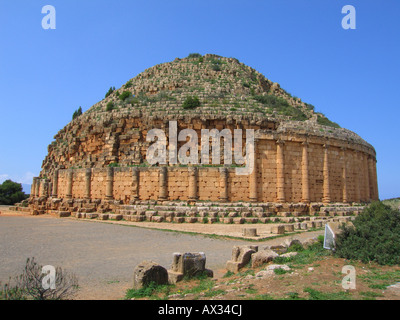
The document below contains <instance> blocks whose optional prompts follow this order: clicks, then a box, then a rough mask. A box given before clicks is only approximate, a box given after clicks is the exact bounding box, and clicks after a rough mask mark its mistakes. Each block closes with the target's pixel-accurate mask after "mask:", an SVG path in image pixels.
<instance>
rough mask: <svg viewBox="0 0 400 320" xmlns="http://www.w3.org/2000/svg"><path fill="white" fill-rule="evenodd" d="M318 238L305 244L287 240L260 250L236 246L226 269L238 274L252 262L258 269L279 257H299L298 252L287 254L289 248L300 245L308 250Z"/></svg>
mask: <svg viewBox="0 0 400 320" xmlns="http://www.w3.org/2000/svg"><path fill="white" fill-rule="evenodd" d="M317 241H318V240H317V239H316V238H312V239H307V240H305V241H303V242H301V241H299V240H296V239H287V240H285V241H284V242H282V243H281V244H280V245H273V246H265V247H264V248H262V249H261V250H259V248H258V246H249V245H243V246H234V247H233V249H232V258H231V260H229V261H227V263H226V269H227V270H228V271H230V272H233V273H237V272H239V271H240V269H242V268H243V267H245V266H246V265H248V264H249V263H250V261H251V267H252V268H257V267H260V266H262V265H264V264H267V263H269V262H272V261H274V260H275V259H276V258H277V257H283V258H289V257H292V256H295V255H297V252H287V250H288V248H289V247H292V246H294V245H300V246H302V247H303V248H308V247H309V246H310V245H312V244H314V243H316V242H317Z"/></svg>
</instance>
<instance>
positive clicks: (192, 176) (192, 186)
mask: <svg viewBox="0 0 400 320" xmlns="http://www.w3.org/2000/svg"><path fill="white" fill-rule="evenodd" d="M197 173H198V172H197V168H196V167H188V174H189V190H188V191H189V194H188V199H189V200H193V201H194V200H197V199H198V194H197Z"/></svg>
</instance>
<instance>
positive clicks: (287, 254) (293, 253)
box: [280, 252, 299, 258]
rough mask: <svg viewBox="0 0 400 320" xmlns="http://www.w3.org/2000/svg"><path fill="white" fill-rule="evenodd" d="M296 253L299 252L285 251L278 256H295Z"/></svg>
mask: <svg viewBox="0 0 400 320" xmlns="http://www.w3.org/2000/svg"><path fill="white" fill-rule="evenodd" d="M298 254H299V253H298V252H287V253H284V254H281V255H280V257H282V258H292V257H295V256H297V255H298Z"/></svg>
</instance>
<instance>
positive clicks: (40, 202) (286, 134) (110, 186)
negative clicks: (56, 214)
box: [29, 55, 379, 234]
mask: <svg viewBox="0 0 400 320" xmlns="http://www.w3.org/2000/svg"><path fill="white" fill-rule="evenodd" d="M202 60H203V61H200V60H199V59H191V58H187V59H176V60H175V61H173V62H170V63H165V64H161V65H157V66H154V67H152V68H149V69H147V70H146V71H144V72H143V73H141V74H139V75H138V76H137V77H135V78H134V79H131V80H130V81H129V82H128V83H127V84H126V85H125V86H123V87H122V88H120V89H118V90H116V91H114V92H113V93H112V94H111V95H110V96H108V97H106V98H105V99H104V100H102V101H100V102H99V103H97V104H95V105H94V106H93V107H92V108H90V109H89V110H88V111H87V112H85V113H84V114H83V115H81V116H80V117H78V118H76V119H75V120H73V121H72V122H71V123H69V124H68V125H67V126H66V127H64V128H63V129H62V130H60V131H59V132H58V133H57V134H56V135H55V137H54V138H55V141H53V142H52V143H51V144H50V145H49V147H48V155H47V156H46V158H45V159H44V161H43V165H42V171H41V173H40V176H39V177H35V178H34V179H33V184H32V188H31V198H30V200H29V206H30V208H31V210H32V213H35V214H43V213H48V212H50V211H51V210H56V211H66V212H71V213H75V212H79V213H95V212H96V213H98V214H105V213H109V212H114V213H115V214H117V213H120V211H121V214H122V216H123V217H124V218H126V219H127V220H129V221H143V220H149V221H154V222H163V221H167V222H178V223H182V222H187V223H197V222H203V223H214V222H224V223H238V224H242V223H256V222H263V223H266V222H271V221H272V220H271V219H272V218H279V219H281V220H282V221H284V222H288V221H285V219H284V218H291V219H293V221H290V223H292V224H293V225H292V226H283V227H282V226H274V228H272V229H273V230H272V233H275V234H281V233H283V232H292V231H293V230H292V228H293V229H303V230H306V229H308V228H313V227H315V226H317V225H318V223H317V222H315V223H314V222H313V223H314V226H313V224H312V223H307V222H304V221H294V219H295V218H297V217H300V216H306V215H310V216H313V215H316V214H318V215H320V217H324V216H326V215H327V216H332V214H333V215H339V216H340V215H342V216H344V215H347V214H348V212H345V211H344V210H341V211H342V212H340V210H339V212H333V211H326V210H324V211H322V212H320V208H321V206H322V205H324V206H325V207H329V206H330V205H331V204H335V203H340V204H341V205H343V206H344V207H346V206H347V205H349V206H351V205H352V204H354V203H361V202H363V203H368V202H370V201H373V200H378V199H379V194H378V185H377V174H376V153H375V150H374V148H373V147H372V146H371V145H370V144H368V143H367V142H365V141H364V140H363V139H361V138H360V137H359V136H358V135H357V134H355V133H353V132H351V131H349V130H346V129H342V128H335V127H328V126H324V125H320V124H319V123H318V121H317V120H318V119H319V118H318V117H320V115H318V114H316V113H315V112H314V111H313V109H312V108H310V107H309V105H307V104H306V103H304V102H302V101H301V100H300V99H297V98H293V97H291V96H290V95H289V94H288V93H286V92H285V91H284V90H283V89H282V88H280V86H279V85H278V84H277V83H273V82H272V81H270V80H268V79H266V78H265V77H264V76H263V75H261V74H260V73H258V72H257V71H256V70H254V69H252V68H250V67H248V66H245V65H244V64H242V63H240V62H238V61H237V60H236V59H232V58H224V57H219V56H216V55H205V56H204V57H203V59H202ZM216 65H218V66H219V67H218V68H216V67H215V66H216ZM124 91H128V92H130V93H131V94H132V96H131V97H129V98H128V99H125V100H121V99H120V98H119V97H120V95H121V94H122V93H123V92H124ZM194 95H196V96H198V97H199V100H200V102H201V104H200V106H199V107H198V108H195V109H190V110H186V109H183V108H182V104H183V102H184V101H185V99H186V98H187V97H188V96H194ZM272 96H275V97H276V98H279V99H283V100H284V101H286V103H287V104H288V108H294V109H293V110H297V112H300V113H301V114H302V115H303V118H304V121H299V120H298V119H296V118H295V117H293V116H288V115H285V114H282V113H280V112H279V110H275V109H274V108H272V107H271V106H270V105H269V104H266V103H263V102H262V101H263V99H264V98H266V97H270V98H271V97H272ZM283 100H280V101H283ZM109 103H112V104H113V105H114V106H115V108H114V109H113V110H112V111H107V110H106V106H107V104H109ZM170 121H176V122H177V130H178V131H181V130H183V129H194V130H195V131H196V133H197V135H198V137H201V131H202V130H203V129H217V130H220V131H221V130H222V129H228V130H230V131H231V132H233V130H235V129H241V130H242V131H243V133H244V132H246V129H254V130H255V148H254V150H255V164H254V170H253V172H252V174H251V175H249V176H246V175H237V174H236V172H235V169H236V168H234V167H232V166H229V165H225V164H224V163H223V153H224V147H223V146H222V147H221V164H220V165H216V166H211V167H210V166H201V165H200V166H195V165H189V166H185V165H172V164H171V163H170V161H169V160H170V159H169V157H168V160H167V164H166V165H162V166H153V167H150V166H149V165H148V164H147V162H146V151H147V150H148V147H149V145H150V143H149V142H148V141H146V135H147V132H148V131H149V130H150V129H154V128H158V129H161V130H163V131H164V132H165V133H166V136H167V141H168V145H167V153H169V152H172V151H173V150H172V148H173V145H172V144H170V143H169V140H168V139H169V138H170V135H171V134H170V129H171V128H170ZM184 143H185V141H179V142H178V148H180V147H181V146H182V145H183V144H184ZM245 143H246V140H245V136H243V139H242V149H243V150H245V149H246V148H245ZM174 148H175V147H174ZM198 148H199V151H200V150H201V145H200V144H199V147H198ZM54 199H60V203H55V202H52V200H54ZM69 200H70V201H72V202H70V203H68V201H69ZM83 200H84V201H83ZM82 201H83V202H82ZM143 201H144V202H146V201H159V202H163V201H170V202H171V201H183V202H186V201H189V202H190V204H196V202H202V201H203V202H207V201H210V202H220V203H221V204H222V203H235V202H244V203H246V204H249V203H251V204H254V207H256V204H267V203H268V204H270V205H269V206H267V205H265V206H263V207H262V208H261V210H258V211H257V210H256V209H255V208H253V207H250V209H249V210H247V211H242V209H241V208H240V210H239V209H231V210H230V212H228V213H225V212H224V211H223V210H215V211H214V212H212V211H211V210H202V211H199V212H194V211H192V210H191V209H190V208H180V210H181V211H175V212H174V214H165V213H161V212H159V211H169V209H167V210H154V211H156V213H155V214H150V213H146V212H145V211H146V210H150V211H153V208H151V207H149V208H142V209H143V210H142V209H140V208H134V209H133V210H131V211H130V212H129V213H126V212H122V211H124V210H126V208H124V206H128V205H141V202H143ZM279 204H282V207H279ZM249 206H250V204H249ZM141 210H142V211H141ZM128 211H129V210H128ZM171 211H172V210H171ZM356 211H357V210H355V209H354V210H352V212H356ZM99 217H101V218H102V219H105V218H106V216H99ZM110 219H111V218H110ZM273 222H278V221H275V220H273Z"/></svg>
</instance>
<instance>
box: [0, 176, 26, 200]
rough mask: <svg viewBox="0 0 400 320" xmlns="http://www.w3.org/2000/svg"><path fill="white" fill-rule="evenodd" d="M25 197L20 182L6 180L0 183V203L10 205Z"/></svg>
mask: <svg viewBox="0 0 400 320" xmlns="http://www.w3.org/2000/svg"><path fill="white" fill-rule="evenodd" d="M27 198H28V195H26V194H25V193H24V192H23V191H22V185H21V184H20V183H17V182H14V181H11V180H6V181H4V182H3V183H2V184H0V205H12V204H15V203H17V202H21V201H22V200H25V199H27Z"/></svg>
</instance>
